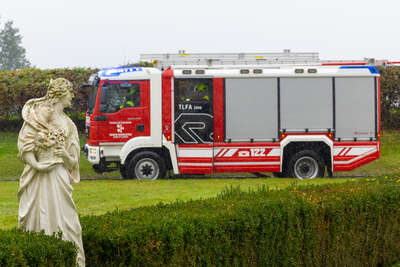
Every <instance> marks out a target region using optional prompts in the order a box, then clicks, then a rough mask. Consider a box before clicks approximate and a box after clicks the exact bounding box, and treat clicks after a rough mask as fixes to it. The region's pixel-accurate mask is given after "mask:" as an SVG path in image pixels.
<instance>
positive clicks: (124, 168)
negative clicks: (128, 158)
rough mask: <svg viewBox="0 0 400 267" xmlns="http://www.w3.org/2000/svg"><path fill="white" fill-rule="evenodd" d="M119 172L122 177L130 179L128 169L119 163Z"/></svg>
mask: <svg viewBox="0 0 400 267" xmlns="http://www.w3.org/2000/svg"><path fill="white" fill-rule="evenodd" d="M119 172H120V173H121V177H122V178H123V179H132V177H131V176H129V175H128V171H127V169H126V165H121V166H120V167H119Z"/></svg>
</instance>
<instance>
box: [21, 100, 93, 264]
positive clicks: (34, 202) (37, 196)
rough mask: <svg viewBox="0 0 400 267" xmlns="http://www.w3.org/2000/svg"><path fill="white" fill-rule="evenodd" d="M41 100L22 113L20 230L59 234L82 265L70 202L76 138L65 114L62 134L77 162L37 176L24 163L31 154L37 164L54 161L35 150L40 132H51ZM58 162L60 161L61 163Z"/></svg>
mask: <svg viewBox="0 0 400 267" xmlns="http://www.w3.org/2000/svg"><path fill="white" fill-rule="evenodd" d="M44 101H45V99H44V98H39V99H32V100H29V101H28V102H27V103H26V104H25V106H24V108H23V110H22V117H23V119H24V124H23V126H22V128H21V131H20V133H19V136H18V150H19V157H20V159H21V160H22V161H23V162H24V163H25V168H24V171H23V173H22V175H21V178H20V187H19V190H18V198H19V211H18V225H19V227H20V228H22V229H25V230H28V231H35V232H39V231H41V230H44V231H45V233H46V234H47V235H52V234H53V233H57V232H62V238H63V239H64V240H69V241H72V242H74V243H75V245H76V247H77V249H78V256H77V262H78V264H79V265H80V266H84V265H85V256H84V251H83V245H82V228H81V225H80V222H79V217H78V213H77V210H76V207H75V203H74V201H73V199H72V191H73V188H72V185H73V184H76V183H78V182H79V181H80V175H79V150H80V148H79V137H78V131H77V129H76V126H75V124H74V123H73V122H72V120H71V119H70V118H68V117H67V116H66V115H65V114H63V116H65V121H66V122H67V125H64V126H63V128H64V129H63V131H64V132H65V142H64V144H65V149H66V151H67V152H68V154H69V155H70V156H72V157H73V158H74V159H77V161H76V163H75V164H73V166H67V165H66V164H65V163H63V162H60V163H58V164H56V165H55V167H54V168H53V169H51V170H50V171H48V172H39V171H37V170H36V169H34V168H33V167H32V166H30V165H29V164H27V163H26V162H25V161H24V154H25V153H27V152H33V153H34V155H35V158H36V159H37V160H38V162H46V161H54V160H55V159H54V157H53V158H46V157H43V156H42V155H41V153H43V151H41V149H40V148H38V147H37V142H35V140H37V136H38V133H40V132H46V131H49V130H50V128H51V127H50V125H49V123H47V122H46V121H44V120H42V119H41V117H40V114H39V112H38V107H39V106H40V105H41V104H42V103H43V102H44ZM60 161H61V160H60Z"/></svg>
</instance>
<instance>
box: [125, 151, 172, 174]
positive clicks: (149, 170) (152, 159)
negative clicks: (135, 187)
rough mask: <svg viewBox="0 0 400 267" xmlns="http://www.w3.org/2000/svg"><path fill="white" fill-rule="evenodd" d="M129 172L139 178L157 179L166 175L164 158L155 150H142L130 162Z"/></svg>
mask: <svg viewBox="0 0 400 267" xmlns="http://www.w3.org/2000/svg"><path fill="white" fill-rule="evenodd" d="M127 174H128V175H129V177H132V178H137V179H139V180H156V179H158V178H163V177H165V163H164V160H163V159H162V158H161V157H160V156H159V155H158V154H157V153H154V152H151V151H149V152H140V153H138V154H136V155H135V156H134V157H133V158H132V159H131V160H130V162H129V166H128V170H127Z"/></svg>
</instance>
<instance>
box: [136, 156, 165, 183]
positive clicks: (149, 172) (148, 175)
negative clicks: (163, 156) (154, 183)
mask: <svg viewBox="0 0 400 267" xmlns="http://www.w3.org/2000/svg"><path fill="white" fill-rule="evenodd" d="M159 173H160V168H159V167H158V163H157V162H156V161H155V160H154V159H150V158H144V159H141V160H139V161H138V163H137V164H136V166H135V174H136V177H137V178H138V179H139V180H155V179H157V178H158V175H159Z"/></svg>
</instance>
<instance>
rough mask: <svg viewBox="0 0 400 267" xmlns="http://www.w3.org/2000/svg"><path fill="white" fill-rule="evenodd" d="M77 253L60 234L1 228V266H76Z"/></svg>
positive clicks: (71, 244)
mask: <svg viewBox="0 0 400 267" xmlns="http://www.w3.org/2000/svg"><path fill="white" fill-rule="evenodd" d="M76 253H77V252H76V249H75V246H74V244H73V243H71V242H65V241H62V240H61V239H60V236H47V235H45V234H44V233H43V232H42V233H27V232H23V231H21V230H18V229H13V230H10V231H3V230H0V266H76V260H75V259H76Z"/></svg>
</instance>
